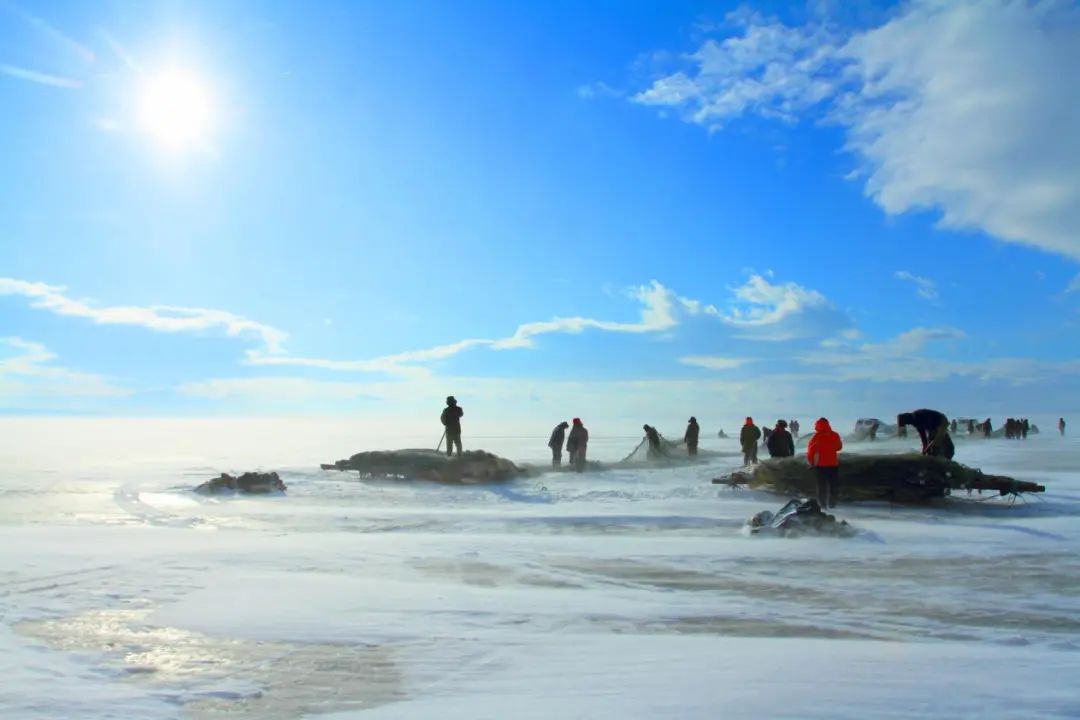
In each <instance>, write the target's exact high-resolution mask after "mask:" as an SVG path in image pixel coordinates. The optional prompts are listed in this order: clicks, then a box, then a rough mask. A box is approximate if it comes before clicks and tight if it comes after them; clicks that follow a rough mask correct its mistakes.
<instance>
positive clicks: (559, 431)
mask: <svg viewBox="0 0 1080 720" xmlns="http://www.w3.org/2000/svg"><path fill="white" fill-rule="evenodd" d="M568 427H570V423H568V422H566V421H565V420H564V421H563V422H561V423H559V424H558V425H556V426H555V429H554V430H552V431H551V438H550V439H549V440H548V447H549V448H551V466H552V467H560V466H561V465H562V450H563V440H565V439H566V428H568Z"/></svg>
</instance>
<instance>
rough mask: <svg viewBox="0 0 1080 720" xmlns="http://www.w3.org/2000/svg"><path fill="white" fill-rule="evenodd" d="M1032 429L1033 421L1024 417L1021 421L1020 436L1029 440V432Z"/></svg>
mask: <svg viewBox="0 0 1080 720" xmlns="http://www.w3.org/2000/svg"><path fill="white" fill-rule="evenodd" d="M1030 431H1031V423H1029V422H1028V419H1027V418H1024V419H1023V420H1021V421H1020V437H1022V438H1023V439H1024V440H1027V436H1028V432H1030Z"/></svg>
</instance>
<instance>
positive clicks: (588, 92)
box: [577, 82, 626, 100]
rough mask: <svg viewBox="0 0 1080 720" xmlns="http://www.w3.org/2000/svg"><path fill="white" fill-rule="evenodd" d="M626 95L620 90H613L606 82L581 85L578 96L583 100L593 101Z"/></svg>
mask: <svg viewBox="0 0 1080 720" xmlns="http://www.w3.org/2000/svg"><path fill="white" fill-rule="evenodd" d="M625 94H626V93H625V92H623V91H622V90H619V89H618V88H613V87H611V86H610V85H608V84H607V83H605V82H592V83H587V84H585V85H579V86H578V88H577V95H578V97H579V98H581V99H583V100H592V99H593V98H595V97H601V96H602V97H613V98H617V97H622V96H623V95H625Z"/></svg>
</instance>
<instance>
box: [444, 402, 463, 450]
mask: <svg viewBox="0 0 1080 720" xmlns="http://www.w3.org/2000/svg"><path fill="white" fill-rule="evenodd" d="M464 414H465V411H464V410H462V409H461V406H460V405H458V404H457V400H455V399H454V396H453V395H451V396H449V397H448V398H446V407H445V408H444V409H443V411H442V415H441V416H440V417H439V419H440V420H442V424H443V427H445V428H446V456H447V457H450V456H451V455H453V454H454V447H455V446H456V447H457V455H458V457H461V416H462V415H464Z"/></svg>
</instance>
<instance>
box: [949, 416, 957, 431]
mask: <svg viewBox="0 0 1080 720" xmlns="http://www.w3.org/2000/svg"><path fill="white" fill-rule="evenodd" d="M949 432H951V433H952V434H953V435H955V434H956V418H953V419H952V422H951V423H949Z"/></svg>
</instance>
